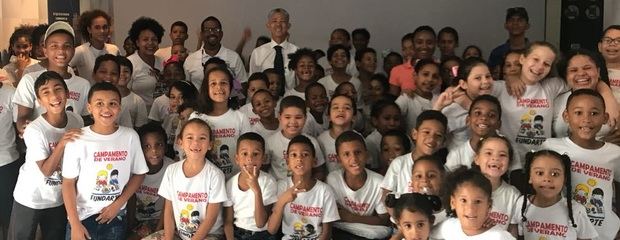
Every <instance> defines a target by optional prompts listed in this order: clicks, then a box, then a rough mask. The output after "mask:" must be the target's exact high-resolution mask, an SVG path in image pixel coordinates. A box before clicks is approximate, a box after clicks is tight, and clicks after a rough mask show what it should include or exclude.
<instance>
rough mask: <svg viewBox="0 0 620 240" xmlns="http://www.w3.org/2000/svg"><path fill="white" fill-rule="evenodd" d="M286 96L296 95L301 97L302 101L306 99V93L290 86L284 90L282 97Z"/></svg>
mask: <svg viewBox="0 0 620 240" xmlns="http://www.w3.org/2000/svg"><path fill="white" fill-rule="evenodd" d="M287 96H298V97H300V98H301V99H303V100H304V101H305V100H306V93H305V92H300V91H297V90H295V88H291V89H289V90H286V92H284V97H287Z"/></svg>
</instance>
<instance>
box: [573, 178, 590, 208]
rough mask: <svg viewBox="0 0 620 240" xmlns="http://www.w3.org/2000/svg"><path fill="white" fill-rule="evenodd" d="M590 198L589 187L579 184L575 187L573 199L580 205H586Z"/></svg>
mask: <svg viewBox="0 0 620 240" xmlns="http://www.w3.org/2000/svg"><path fill="white" fill-rule="evenodd" d="M589 196H590V187H588V185H586V184H583V183H579V184H577V186H575V190H574V191H573V199H574V200H575V201H576V202H578V203H581V205H584V206H585V205H586V202H587V201H588V197H589Z"/></svg>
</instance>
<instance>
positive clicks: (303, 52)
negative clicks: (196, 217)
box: [288, 48, 317, 70]
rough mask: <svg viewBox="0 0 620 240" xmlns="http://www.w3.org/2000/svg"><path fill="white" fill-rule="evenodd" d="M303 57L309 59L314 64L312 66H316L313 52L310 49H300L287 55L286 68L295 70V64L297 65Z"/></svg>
mask: <svg viewBox="0 0 620 240" xmlns="http://www.w3.org/2000/svg"><path fill="white" fill-rule="evenodd" d="M303 57H309V58H310V59H312V61H313V62H314V65H317V62H316V55H315V53H314V51H312V49H310V48H300V49H297V51H295V52H294V53H291V54H289V55H288V59H289V62H288V68H289V69H291V70H295V68H297V64H298V63H299V60H301V58H303Z"/></svg>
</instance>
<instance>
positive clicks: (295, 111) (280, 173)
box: [264, 96, 327, 180]
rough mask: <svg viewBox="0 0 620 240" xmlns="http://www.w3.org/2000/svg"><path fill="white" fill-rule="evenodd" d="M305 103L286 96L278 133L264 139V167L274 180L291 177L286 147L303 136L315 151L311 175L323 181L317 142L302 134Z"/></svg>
mask: <svg viewBox="0 0 620 240" xmlns="http://www.w3.org/2000/svg"><path fill="white" fill-rule="evenodd" d="M305 106H306V105H305V102H304V100H303V99H301V98H300V97H297V96H287V97H285V98H283V99H282V102H281V103H280V129H281V130H280V131H278V132H276V133H275V134H273V135H271V136H270V137H268V138H267V139H266V142H267V146H266V147H267V148H266V149H267V161H266V163H265V165H264V167H269V171H270V173H271V175H272V176H273V177H274V178H276V180H282V179H286V178H287V177H288V176H290V175H291V171H290V169H288V167H287V164H286V156H287V152H286V150H287V147H288V145H289V142H290V141H291V139H292V138H294V137H296V136H299V135H304V136H307V137H308V138H309V139H310V141H311V142H312V144H313V145H314V149H316V153H317V154H316V161H315V162H314V163H315V165H314V166H313V171H312V173H313V175H314V176H315V177H316V178H317V179H325V177H326V176H327V174H326V173H325V165H324V164H325V158H324V155H323V151H321V148H320V145H319V142H318V141H317V140H316V139H315V138H313V137H311V136H308V135H306V134H302V129H303V128H304V123H305V122H306V112H305Z"/></svg>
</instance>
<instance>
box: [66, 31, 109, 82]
mask: <svg viewBox="0 0 620 240" xmlns="http://www.w3.org/2000/svg"><path fill="white" fill-rule="evenodd" d="M104 54H112V55H119V54H120V51H119V50H118V47H117V46H116V45H114V44H109V43H105V45H104V46H103V49H101V50H99V49H96V48H94V47H93V46H92V45H91V44H90V43H89V42H85V43H83V44H82V45H80V46H77V47H76V48H75V54H74V55H73V58H71V62H69V66H71V67H74V68H76V69H77V71H78V74H80V77H82V78H84V79H86V80H88V82H89V83H90V85H93V84H95V80H94V79H93V70H94V69H95V60H97V57H99V56H102V55H104Z"/></svg>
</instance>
